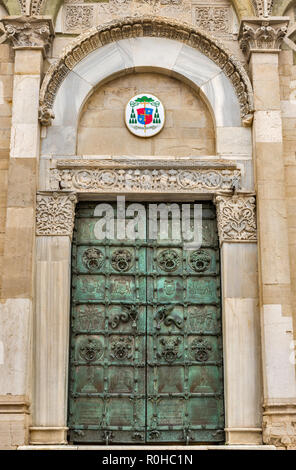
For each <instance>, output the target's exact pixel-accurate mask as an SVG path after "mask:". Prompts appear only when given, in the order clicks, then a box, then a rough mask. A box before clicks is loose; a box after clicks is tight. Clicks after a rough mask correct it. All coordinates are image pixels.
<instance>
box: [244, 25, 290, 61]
mask: <svg viewBox="0 0 296 470" xmlns="http://www.w3.org/2000/svg"><path fill="white" fill-rule="evenodd" d="M288 24H289V20H287V19H286V18H282V19H281V18H272V17H270V18H266V19H259V18H250V19H247V20H245V21H242V23H241V26H240V32H239V43H240V47H241V49H242V51H243V52H244V53H245V54H246V55H247V57H248V58H250V55H251V53H252V52H279V51H280V48H281V44H282V42H283V39H284V37H285V36H286V34H287V31H288Z"/></svg>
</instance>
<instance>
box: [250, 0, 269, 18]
mask: <svg viewBox="0 0 296 470" xmlns="http://www.w3.org/2000/svg"><path fill="white" fill-rule="evenodd" d="M253 5H254V7H255V10H256V12H257V14H258V16H264V17H267V16H269V14H270V13H271V10H272V7H273V0H253Z"/></svg>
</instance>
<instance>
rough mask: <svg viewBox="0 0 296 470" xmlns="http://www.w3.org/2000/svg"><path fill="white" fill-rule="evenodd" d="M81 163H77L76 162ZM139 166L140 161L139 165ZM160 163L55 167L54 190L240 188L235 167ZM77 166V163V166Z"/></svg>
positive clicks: (153, 190)
mask: <svg viewBox="0 0 296 470" xmlns="http://www.w3.org/2000/svg"><path fill="white" fill-rule="evenodd" d="M76 162H77V161H76ZM104 163H105V165H104ZM135 163H136V162H135ZM168 163H169V165H168V164H165V162H164V164H162V163H161V162H159V163H158V164H157V162H152V165H151V164H149V163H148V162H144V163H142V166H141V165H140V162H139V161H138V163H136V165H135V166H134V165H132V164H131V163H127V164H126V165H124V164H122V165H119V166H118V165H116V163H115V164H113V165H112V163H110V162H106V161H105V162H104V161H100V162H99V163H97V165H98V167H97V168H96V167H93V168H91V167H90V168H89V167H87V165H86V166H85V167H84V168H83V166H82V167H78V168H77V167H76V168H63V169H60V168H55V169H52V170H50V181H51V189H52V190H58V191H60V190H61V191H76V192H81V193H84V192H86V193H94V192H107V193H108V192H110V191H112V192H113V193H114V192H116V193H129V192H141V193H143V192H155V193H166V192H176V191H178V192H183V193H192V192H193V193H195V192H197V191H199V192H204V193H216V192H218V191H229V192H232V191H233V189H237V188H239V187H240V180H241V172H240V170H238V169H234V168H224V169H223V168H219V169H215V168H198V169H196V165H197V163H196V162H195V168H194V166H190V165H188V164H186V162H185V164H184V163H183V165H180V164H179V165H178V164H175V165H174V164H173V163H172V162H168ZM76 164H77V163H76Z"/></svg>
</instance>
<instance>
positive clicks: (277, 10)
mask: <svg viewBox="0 0 296 470" xmlns="http://www.w3.org/2000/svg"><path fill="white" fill-rule="evenodd" d="M293 3H295V5H296V2H295V0H280V1H278V2H274V5H273V8H272V15H274V16H283V15H284V14H285V12H286V11H287V9H288V8H290V7H291V6H292V5H293Z"/></svg>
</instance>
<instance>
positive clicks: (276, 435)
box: [263, 404, 296, 450]
mask: <svg viewBox="0 0 296 470" xmlns="http://www.w3.org/2000/svg"><path fill="white" fill-rule="evenodd" d="M263 442H264V444H269V445H274V446H276V447H278V448H280V449H294V450H295V449H296V404H290V405H287V404H277V405H265V406H264V412H263Z"/></svg>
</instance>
